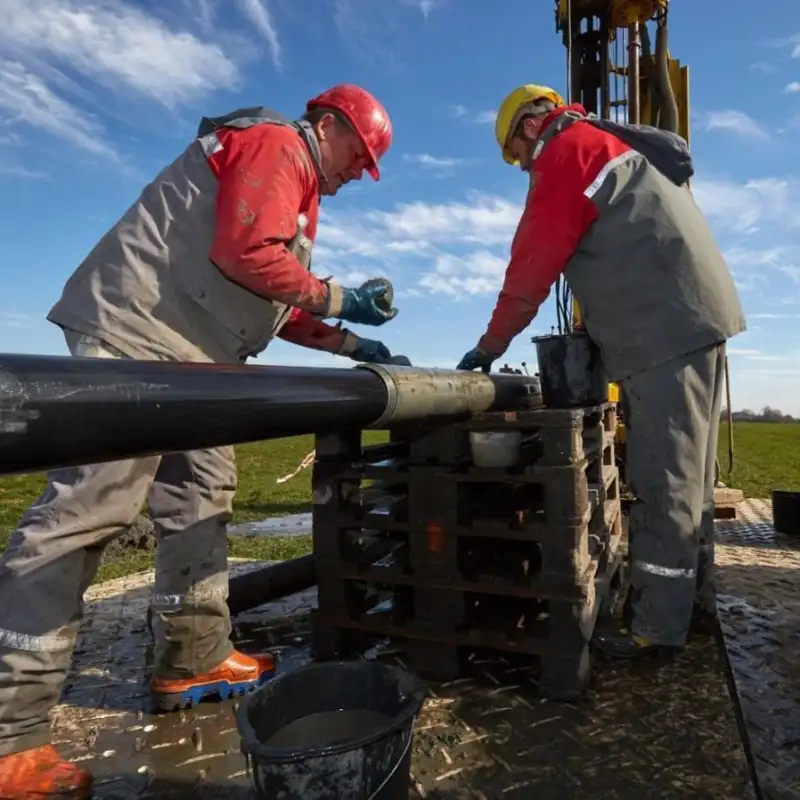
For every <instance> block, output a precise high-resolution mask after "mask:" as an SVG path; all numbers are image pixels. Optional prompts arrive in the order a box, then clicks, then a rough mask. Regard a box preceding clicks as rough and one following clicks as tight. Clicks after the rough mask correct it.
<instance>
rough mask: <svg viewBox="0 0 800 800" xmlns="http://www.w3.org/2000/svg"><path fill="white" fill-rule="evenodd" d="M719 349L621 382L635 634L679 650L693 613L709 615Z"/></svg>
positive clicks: (719, 397)
mask: <svg viewBox="0 0 800 800" xmlns="http://www.w3.org/2000/svg"><path fill="white" fill-rule="evenodd" d="M724 376H725V345H724V344H721V345H719V346H715V347H711V348H706V349H703V350H699V351H697V352H694V353H691V354H689V355H686V356H682V357H681V358H677V359H674V360H672V361H670V362H668V363H666V364H662V365H660V366H658V367H655V368H653V369H651V370H648V371H646V372H643V373H641V374H639V375H635V376H633V377H631V378H628V379H627V380H625V381H623V382H622V393H623V403H624V411H625V415H626V418H625V425H626V428H627V440H626V453H627V465H626V469H627V478H628V483H629V485H630V487H631V491H632V493H633V495H634V497H635V498H636V499H635V500H634V503H633V505H632V508H631V514H630V552H631V590H632V610H633V622H632V630H633V633H634V634H636V635H638V636H643V637H646V638H648V639H650V640H651V641H653V642H654V643H656V644H660V645H664V646H673V647H680V646H682V645H683V644H685V642H686V638H687V635H688V632H689V626H690V623H691V616H692V610H693V607H694V605H695V604H697V605H699V606H701V607H703V608H704V609H706V610H713V609H714V607H715V603H716V600H715V594H714V482H715V464H716V456H717V439H718V436H719V418H720V412H721V406H722V389H723V381H724Z"/></svg>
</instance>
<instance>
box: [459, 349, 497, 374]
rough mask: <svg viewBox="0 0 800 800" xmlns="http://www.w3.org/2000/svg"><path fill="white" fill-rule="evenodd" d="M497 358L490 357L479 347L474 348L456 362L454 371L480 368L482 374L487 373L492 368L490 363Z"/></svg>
mask: <svg viewBox="0 0 800 800" xmlns="http://www.w3.org/2000/svg"><path fill="white" fill-rule="evenodd" d="M496 358H497V356H493V355H490V354H489V353H487V352H486V351H485V350H481V348H480V347H475V348H473V349H472V350H470V351H469V352H468V353H465V355H464V358H462V359H461V361H459V362H458V366H457V367H456V369H465V370H473V369H478V367H480V368H481V369H482V370H483V371H484V372H489V370H490V369H491V368H492V362H494V360H495V359H496Z"/></svg>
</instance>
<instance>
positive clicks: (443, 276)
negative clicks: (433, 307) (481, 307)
mask: <svg viewBox="0 0 800 800" xmlns="http://www.w3.org/2000/svg"><path fill="white" fill-rule="evenodd" d="M507 266H508V261H507V260H506V259H503V258H500V257H499V256H497V255H495V254H494V253H491V252H489V251H488V250H477V251H475V252H472V253H469V254H467V255H465V256H456V255H453V254H451V253H441V254H440V255H438V256H437V257H436V260H435V262H434V268H433V271H432V272H426V273H424V274H423V275H422V277H421V278H420V280H419V285H420V286H421V287H422V288H423V289H426V290H428V291H429V292H430V293H431V294H446V295H449V296H450V297H452V298H456V299H457V298H460V297H463V296H464V295H465V294H466V295H475V294H487V293H496V292H498V291H499V290H500V287H501V285H502V283H503V275H504V274H505V271H506V267H507Z"/></svg>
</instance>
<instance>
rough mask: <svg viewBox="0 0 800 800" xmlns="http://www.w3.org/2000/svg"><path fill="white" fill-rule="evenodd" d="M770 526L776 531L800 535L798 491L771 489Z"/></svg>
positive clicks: (799, 497)
mask: <svg viewBox="0 0 800 800" xmlns="http://www.w3.org/2000/svg"><path fill="white" fill-rule="evenodd" d="M772 526H773V527H774V528H775V530H776V531H777V532H778V533H784V534H787V535H788V536H798V535H800V492H790V491H785V490H782V489H773V490H772Z"/></svg>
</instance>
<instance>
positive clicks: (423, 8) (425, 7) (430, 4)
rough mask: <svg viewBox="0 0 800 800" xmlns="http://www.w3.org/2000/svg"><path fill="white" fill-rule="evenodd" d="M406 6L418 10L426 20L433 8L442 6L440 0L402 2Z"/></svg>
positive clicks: (409, 0) (406, 0)
mask: <svg viewBox="0 0 800 800" xmlns="http://www.w3.org/2000/svg"><path fill="white" fill-rule="evenodd" d="M402 2H403V3H405V5H407V6H412V7H413V8H416V9H419V11H420V13H421V14H422V16H423V17H425V18H426V19H427V18H428V16H429V15H430V13H431V11H433V9H434V8H437V7H438V6H440V5H442V0H402Z"/></svg>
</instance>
